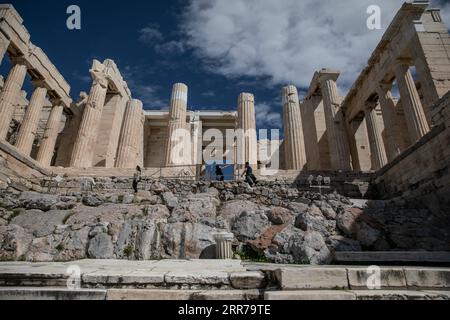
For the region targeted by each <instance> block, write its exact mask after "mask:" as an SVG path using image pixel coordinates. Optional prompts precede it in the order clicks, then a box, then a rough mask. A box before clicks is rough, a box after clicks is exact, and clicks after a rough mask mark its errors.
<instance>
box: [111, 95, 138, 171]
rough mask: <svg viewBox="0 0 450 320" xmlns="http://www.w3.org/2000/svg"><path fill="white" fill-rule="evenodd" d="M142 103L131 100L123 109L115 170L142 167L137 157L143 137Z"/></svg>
mask: <svg viewBox="0 0 450 320" xmlns="http://www.w3.org/2000/svg"><path fill="white" fill-rule="evenodd" d="M143 116H144V115H143V111H142V102H141V101H139V100H136V99H133V100H131V101H130V102H129V103H128V105H127V108H126V109H125V115H124V119H123V124H122V130H121V133H120V139H119V147H118V150H117V158H116V167H117V168H128V169H131V168H135V167H136V166H137V165H140V166H142V161H140V159H139V156H140V154H141V143H142V139H143V136H144V123H143Z"/></svg>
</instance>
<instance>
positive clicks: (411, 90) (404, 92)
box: [395, 60, 430, 144]
mask: <svg viewBox="0 0 450 320" xmlns="http://www.w3.org/2000/svg"><path fill="white" fill-rule="evenodd" d="M395 76H396V78H397V84H398V88H399V90H400V96H401V99H402V104H403V108H404V110H405V118H406V124H407V126H408V132H409V136H410V138H411V142H412V143H413V144H414V143H415V142H417V140H419V139H420V138H422V137H423V136H424V135H426V134H427V133H428V131H430V128H429V126H428V122H427V118H426V116H425V113H424V110H423V107H422V103H421V101H420V97H419V93H418V92H417V89H416V85H415V83H414V79H413V77H412V75H411V72H410V70H409V64H408V61H405V60H399V61H397V63H396V65H395Z"/></svg>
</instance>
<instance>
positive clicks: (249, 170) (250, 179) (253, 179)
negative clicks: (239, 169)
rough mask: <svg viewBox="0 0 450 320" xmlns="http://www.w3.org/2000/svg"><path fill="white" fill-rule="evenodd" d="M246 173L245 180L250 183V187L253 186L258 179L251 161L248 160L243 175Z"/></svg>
mask: <svg viewBox="0 0 450 320" xmlns="http://www.w3.org/2000/svg"><path fill="white" fill-rule="evenodd" d="M244 175H245V182H247V183H248V184H249V185H250V187H253V186H254V185H255V184H256V182H257V181H256V177H255V175H254V174H253V168H252V167H251V166H250V163H248V162H246V163H245V169H244V173H243V174H242V176H244Z"/></svg>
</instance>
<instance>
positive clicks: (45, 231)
mask: <svg viewBox="0 0 450 320" xmlns="http://www.w3.org/2000/svg"><path fill="white" fill-rule="evenodd" d="M70 214H71V211H64V210H50V211H47V212H43V211H41V210H28V211H26V212H25V213H22V214H19V215H18V216H17V217H15V218H14V219H12V220H11V224H13V225H18V226H21V227H22V228H24V229H26V230H27V231H28V232H30V233H31V234H33V236H34V237H37V238H41V237H45V236H48V235H51V234H53V232H54V231H55V227H56V226H57V225H61V224H63V221H64V220H65V219H66V218H67V217H68V216H69V215H70Z"/></svg>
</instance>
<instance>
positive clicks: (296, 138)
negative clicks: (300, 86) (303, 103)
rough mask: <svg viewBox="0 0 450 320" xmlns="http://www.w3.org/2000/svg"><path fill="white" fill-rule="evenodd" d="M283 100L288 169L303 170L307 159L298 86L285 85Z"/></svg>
mask: <svg viewBox="0 0 450 320" xmlns="http://www.w3.org/2000/svg"><path fill="white" fill-rule="evenodd" d="M282 101H283V124H284V139H285V144H284V148H285V149H284V150H285V159H286V160H287V162H286V169H288V170H303V169H304V168H305V166H306V162H307V161H306V152H305V139H304V136H303V125H302V116H301V111H300V103H299V98H298V91H297V88H296V87H295V86H292V85H291V86H287V87H284V88H283V90H282Z"/></svg>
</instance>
